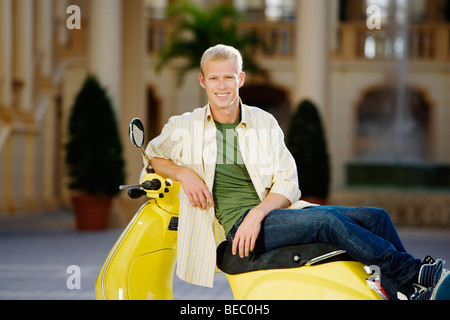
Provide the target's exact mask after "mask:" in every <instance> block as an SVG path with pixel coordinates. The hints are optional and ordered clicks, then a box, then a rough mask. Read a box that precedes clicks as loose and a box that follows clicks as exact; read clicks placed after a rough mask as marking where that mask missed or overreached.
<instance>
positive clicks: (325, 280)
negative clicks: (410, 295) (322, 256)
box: [227, 261, 382, 300]
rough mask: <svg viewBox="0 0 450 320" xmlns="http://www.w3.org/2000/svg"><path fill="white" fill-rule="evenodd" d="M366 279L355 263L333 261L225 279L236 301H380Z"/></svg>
mask: <svg viewBox="0 0 450 320" xmlns="http://www.w3.org/2000/svg"><path fill="white" fill-rule="evenodd" d="M368 276H369V275H368V274H367V273H366V271H365V270H364V265H363V264H361V263H359V262H356V261H335V262H328V263H324V264H319V265H312V266H303V267H299V268H293V269H276V270H262V271H254V272H248V273H244V274H238V275H227V278H228V281H229V283H230V286H231V289H232V291H233V296H234V298H235V299H236V300H382V297H381V296H380V295H378V294H377V292H376V291H375V290H373V289H371V288H370V287H369V285H368V284H367V282H366V279H367V278H368Z"/></svg>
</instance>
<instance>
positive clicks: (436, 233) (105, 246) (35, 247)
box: [0, 212, 450, 300]
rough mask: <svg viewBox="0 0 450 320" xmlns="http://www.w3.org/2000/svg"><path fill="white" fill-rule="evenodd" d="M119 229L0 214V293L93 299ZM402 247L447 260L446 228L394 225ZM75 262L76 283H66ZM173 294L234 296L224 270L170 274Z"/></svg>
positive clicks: (55, 217)
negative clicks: (206, 277)
mask: <svg viewBox="0 0 450 320" xmlns="http://www.w3.org/2000/svg"><path fill="white" fill-rule="evenodd" d="M120 232H121V230H108V231H104V232H77V231H75V230H74V229H73V224H72V216H71V214H70V213H68V212H57V213H46V214H40V215H35V216H28V217H23V216H21V217H13V218H0V299H12V300H16V299H32V300H34V299H37V300H41V299H45V300H60V299H63V300H79V299H94V298H95V297H94V284H95V280H96V278H97V275H98V272H99V271H100V268H101V266H102V264H103V262H104V260H105V258H106V256H107V255H108V253H109V250H110V249H111V247H112V246H113V245H114V243H115V241H116V239H117V238H118V236H119V235H120ZM399 233H400V236H401V238H402V239H403V241H404V244H405V246H406V248H407V249H408V250H409V251H410V253H411V254H413V255H415V256H417V257H420V258H422V257H424V256H425V255H427V254H430V255H432V256H435V257H440V258H443V259H446V260H447V261H449V263H450V230H448V229H443V230H442V229H417V228H414V229H412V228H399ZM71 265H75V266H78V267H79V268H80V273H81V288H80V289H76V288H75V289H72V290H70V289H68V287H67V280H68V278H69V277H70V276H71V275H72V273H73V271H70V270H69V273H68V272H67V271H68V267H69V266H71ZM174 297H175V299H192V300H195V299H220V300H228V299H233V295H232V293H231V289H230V287H229V285H228V282H227V280H226V278H225V276H224V275H223V274H219V275H217V276H216V280H215V286H214V288H213V289H207V288H201V287H197V286H193V285H189V284H187V283H185V282H182V281H180V280H179V279H178V278H177V277H176V276H175V277H174Z"/></svg>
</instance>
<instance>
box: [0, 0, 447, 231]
mask: <svg viewBox="0 0 450 320" xmlns="http://www.w3.org/2000/svg"><path fill="white" fill-rule="evenodd" d="M173 2H175V1H170V0H131V1H130V0H129V1H125V0H77V1H75V0H73V1H72V0H14V1H12V0H0V48H1V50H0V215H10V214H14V213H17V212H35V211H41V210H49V209H58V208H62V207H68V206H69V202H70V201H69V199H70V192H69V191H68V190H67V187H66V179H67V178H66V174H65V168H64V161H63V158H64V148H63V146H64V142H65V136H66V131H67V130H66V126H67V118H68V115H69V113H70V108H71V105H72V103H73V100H74V97H75V96H76V94H77V92H78V91H79V89H80V87H81V85H82V83H83V80H84V79H85V77H86V75H87V74H89V73H91V74H95V75H97V76H98V78H99V79H100V81H101V83H102V84H103V85H104V86H105V87H106V88H107V90H108V92H109V94H110V96H111V99H112V101H113V104H114V108H115V111H116V115H117V117H118V120H119V125H120V131H121V133H122V137H123V146H124V150H125V158H126V163H127V166H126V172H127V182H128V183H135V182H136V181H137V179H138V175H139V172H140V168H141V166H142V161H141V159H140V155H139V153H138V152H137V151H136V150H135V149H134V148H133V147H132V146H129V143H128V142H127V130H128V123H129V121H130V120H131V119H132V118H134V117H140V118H142V119H143V120H144V122H145V123H146V129H147V133H148V138H150V137H152V136H155V135H156V134H157V133H158V132H159V131H160V130H161V128H162V126H163V125H164V123H165V122H166V121H167V119H168V118H169V117H170V116H171V115H174V114H180V113H183V112H186V111H190V110H192V109H193V108H195V107H199V106H203V105H204V104H205V103H206V98H205V95H204V94H203V92H202V90H201V89H200V87H199V85H198V80H197V76H198V72H199V70H196V71H192V72H190V73H189V74H188V75H187V77H186V79H185V81H184V82H183V85H182V86H178V84H177V72H178V67H179V65H180V63H181V62H180V61H174V62H173V63H171V64H169V65H168V66H166V67H165V68H164V69H163V70H162V72H160V73H157V72H156V71H155V67H156V64H157V61H158V53H159V51H160V50H162V49H163V48H164V47H165V45H166V44H167V42H168V41H169V38H170V37H171V36H173V35H172V34H171V30H173V26H174V25H175V24H176V21H173V20H171V19H167V17H166V14H165V12H166V9H167V7H168V6H170V4H172V3H173ZM193 2H195V3H197V4H198V5H199V6H200V7H203V8H204V9H205V10H207V9H210V8H212V7H213V6H215V5H217V4H220V3H224V2H227V3H232V4H234V5H235V7H236V8H238V9H239V10H240V11H241V13H242V15H243V17H244V19H243V21H242V22H240V24H239V28H240V30H241V31H242V32H255V33H257V34H259V35H261V36H262V37H263V38H264V39H265V42H266V45H267V46H268V47H269V48H271V50H270V51H269V52H260V53H258V55H257V59H258V61H259V62H260V64H261V65H262V66H263V67H264V68H265V69H266V70H267V71H268V73H269V74H270V79H264V81H262V80H261V79H259V78H258V77H253V76H252V75H249V76H248V78H247V82H246V85H245V86H244V88H243V89H242V95H243V98H244V102H245V103H248V104H261V105H262V104H264V106H261V107H264V108H266V109H268V110H269V111H271V112H273V113H274V114H275V116H276V117H277V118H278V120H279V122H280V124H281V126H282V127H283V129H284V130H285V131H286V130H288V125H287V123H288V120H289V114H290V113H291V112H293V111H295V109H296V107H297V105H298V104H299V103H300V102H301V101H302V100H303V99H309V100H311V101H312V102H314V103H315V104H316V106H317V107H318V109H319V112H320V114H321V117H322V120H323V123H324V128H325V131H326V137H327V141H328V149H329V153H330V159H331V173H332V182H331V191H332V192H331V200H330V202H333V203H338V204H358V205H361V204H362V205H364V204H365V203H364V202H363V201H362V200H361V199H366V200H367V204H377V205H378V204H379V205H386V206H388V207H389V206H390V202H389V203H385V202H383V201H384V200H383V201H381V200H380V201H379V202H374V201H373V199H377V195H376V194H375V195H374V194H373V192H372V193H367V189H364V191H361V190H360V189H359V190H352V191H349V189H348V186H349V183H350V182H351V177H350V174H351V172H353V171H352V170H356V169H355V168H358V165H359V164H361V163H362V164H367V163H389V164H392V163H420V164H424V163H426V164H433V165H434V164H436V165H437V164H439V165H444V166H448V165H450V143H449V140H450V126H448V123H450V90H449V88H450V13H449V11H450V1H448V0H427V1H425V0H409V1H408V0H332V1H330V0H314V1H311V0H299V1H293V0H271V1H270V0H252V1H240V0H224V1H219V0H216V1H206V0H196V1H193ZM77 19H78V20H77ZM77 22H79V25H77ZM262 92H265V93H267V95H266V96H261V93H262ZM355 164H356V165H355ZM299 166H301V164H299ZM355 194H357V196H356V197H355V196H354V195H355ZM427 194H428V193H427ZM362 195H364V196H362ZM448 195H449V193H448V192H447V191H445V188H441V189H440V190H439V192H438V195H437V196H438V197H439V196H441V198H442V199H444V198H448ZM416 196H417V195H416ZM422 196H423V194H422V193H420V195H418V196H417V197H416V198H420V197H422ZM424 197H425V196H424ZM355 198H357V199H360V200H361V201H359V202H358V201H356V200H355ZM382 198H383V197H382ZM398 198H400V199H402V198H403V199H405V197H401V196H399V197H398ZM441 198H439V199H441ZM383 199H385V197H384V198H383ZM424 199H427V198H424ZM366 200H365V201H366ZM423 201H425V202H427V200H423ZM343 202H345V203H343ZM438 202H439V206H440V208H441V209H442V208H447V207H450V204H448V206H447V203H446V202H445V201H444V200H442V201H441V200H439V201H438ZM135 207H136V204H133V203H131V202H130V201H128V200H127V199H126V198H125V197H121V198H120V200H119V201H118V205H117V207H116V209H117V211H118V212H119V214H118V216H119V217H120V218H119V220H120V221H127V219H128V217H129V215H130V214H132V211H133V210H134V208H135ZM131 208H133V209H131ZM392 208H394V205H392ZM394 209H395V208H394ZM405 210H406V209H405ZM411 210H412V209H411ZM436 210H437V209H436ZM436 210H435V211H436ZM446 210H447V211H445V210H444V211H445V212H444V213H443V215H444V216H445V217H447V216H448V217H447V218H445V219H447V220H445V221H449V223H450V212H448V209H446ZM440 211H441V212H442V210H440Z"/></svg>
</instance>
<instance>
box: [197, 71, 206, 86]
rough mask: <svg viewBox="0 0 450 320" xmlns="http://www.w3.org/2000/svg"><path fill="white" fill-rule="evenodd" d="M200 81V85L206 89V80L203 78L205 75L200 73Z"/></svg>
mask: <svg viewBox="0 0 450 320" xmlns="http://www.w3.org/2000/svg"><path fill="white" fill-rule="evenodd" d="M198 80H199V81H200V85H201V86H202V87H203V88H205V89H206V86H205V78H204V77H203V74H202V73H200V74H199V75H198Z"/></svg>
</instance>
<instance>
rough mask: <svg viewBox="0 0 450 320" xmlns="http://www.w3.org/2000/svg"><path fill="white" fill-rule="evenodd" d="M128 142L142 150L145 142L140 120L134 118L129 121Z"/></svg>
mask: <svg viewBox="0 0 450 320" xmlns="http://www.w3.org/2000/svg"><path fill="white" fill-rule="evenodd" d="M128 131H129V134H130V141H131V143H132V144H133V145H134V146H136V147H137V148H142V146H143V145H144V141H145V133H144V125H143V124H142V121H141V119H139V118H134V119H133V120H131V123H130V127H129V130H128Z"/></svg>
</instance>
